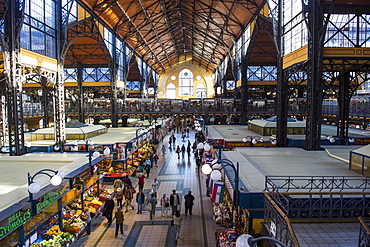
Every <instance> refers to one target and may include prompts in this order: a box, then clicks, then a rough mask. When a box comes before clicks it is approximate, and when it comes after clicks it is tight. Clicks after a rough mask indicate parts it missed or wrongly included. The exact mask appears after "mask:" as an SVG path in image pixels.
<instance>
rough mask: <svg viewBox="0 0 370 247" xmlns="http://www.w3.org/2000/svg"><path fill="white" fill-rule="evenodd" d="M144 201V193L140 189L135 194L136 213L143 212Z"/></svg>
mask: <svg viewBox="0 0 370 247" xmlns="http://www.w3.org/2000/svg"><path fill="white" fill-rule="evenodd" d="M144 202H145V195H144V192H143V191H142V190H140V191H139V192H138V193H137V194H136V203H137V214H142V213H143V204H144Z"/></svg>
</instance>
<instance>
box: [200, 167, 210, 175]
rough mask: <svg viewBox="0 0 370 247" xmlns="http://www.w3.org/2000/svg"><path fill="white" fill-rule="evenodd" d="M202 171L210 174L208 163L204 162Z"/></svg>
mask: <svg viewBox="0 0 370 247" xmlns="http://www.w3.org/2000/svg"><path fill="white" fill-rule="evenodd" d="M202 172H203V173H204V174H206V175H208V174H210V173H211V172H212V168H211V167H210V166H209V165H208V164H204V165H203V166H202Z"/></svg>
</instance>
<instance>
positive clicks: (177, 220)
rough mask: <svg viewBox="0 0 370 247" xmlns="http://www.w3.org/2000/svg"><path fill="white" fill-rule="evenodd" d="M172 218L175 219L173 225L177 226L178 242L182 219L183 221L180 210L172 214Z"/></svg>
mask: <svg viewBox="0 0 370 247" xmlns="http://www.w3.org/2000/svg"><path fill="white" fill-rule="evenodd" d="M172 219H173V225H174V226H175V230H176V238H175V243H177V240H178V239H179V238H180V229H181V221H182V216H181V214H180V211H179V210H176V211H175V214H174V215H173V216H172Z"/></svg>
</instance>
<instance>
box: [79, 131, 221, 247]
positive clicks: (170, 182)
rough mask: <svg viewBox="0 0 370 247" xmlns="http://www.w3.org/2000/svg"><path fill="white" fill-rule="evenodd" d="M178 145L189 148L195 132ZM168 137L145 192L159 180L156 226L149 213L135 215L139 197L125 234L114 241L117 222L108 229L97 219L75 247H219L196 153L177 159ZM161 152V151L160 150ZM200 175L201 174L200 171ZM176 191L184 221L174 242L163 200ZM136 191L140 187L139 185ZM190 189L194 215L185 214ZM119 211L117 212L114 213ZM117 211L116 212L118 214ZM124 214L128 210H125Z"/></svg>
mask: <svg viewBox="0 0 370 247" xmlns="http://www.w3.org/2000/svg"><path fill="white" fill-rule="evenodd" d="M175 136H176V144H175V147H176V145H179V146H180V147H181V146H182V144H184V145H185V147H186V146H187V141H188V140H190V142H191V144H193V142H194V132H192V131H190V138H185V141H184V142H183V141H182V139H181V133H176V134H175ZM168 138H169V136H167V137H166V138H165V139H164V141H163V143H164V145H165V147H166V155H165V157H164V156H163V155H162V152H158V153H160V155H159V157H160V159H159V162H158V167H153V168H152V169H151V172H150V177H149V178H148V179H145V185H144V193H145V195H146V196H147V195H148V194H149V192H150V188H151V184H152V183H153V179H154V178H155V177H156V178H157V179H158V181H159V183H160V185H159V190H158V204H157V208H156V215H155V221H154V224H151V223H150V220H149V212H148V211H143V214H136V212H137V205H136V201H135V199H136V194H135V196H134V197H135V198H134V200H133V201H135V203H133V206H134V207H135V210H130V211H129V212H127V213H125V214H124V215H125V221H124V223H123V229H124V235H120V234H119V235H118V237H117V238H115V236H114V235H115V221H114V220H113V224H112V225H111V226H107V223H106V222H107V220H106V219H105V217H103V216H98V217H97V218H95V219H94V220H93V221H92V232H91V234H90V235H87V236H83V237H81V238H80V239H79V240H77V241H76V242H74V243H73V245H72V246H73V247H77V246H89V247H95V246H99V247H116V246H120V247H123V246H127V247H131V246H132V247H134V246H135V247H140V246H145V247H162V246H163V247H164V246H189V247H206V246H210V247H214V246H216V240H215V230H216V229H218V226H217V225H216V224H215V223H214V220H213V217H212V206H211V200H210V198H209V197H207V196H206V188H205V185H206V184H205V179H206V177H205V176H204V175H200V177H199V176H198V175H199V174H198V171H197V169H196V166H195V159H194V154H193V153H191V155H190V157H188V155H187V153H186V152H185V155H184V157H183V156H182V155H180V159H178V158H177V154H176V153H175V150H174V149H173V146H172V149H170V147H169V144H168ZM158 150H161V149H160V148H159V149H158ZM200 173H201V172H200ZM173 189H175V190H176V191H177V193H178V194H179V195H180V200H181V214H182V216H183V221H182V225H181V231H180V239H179V240H178V242H177V244H176V243H175V228H174V227H173V226H171V225H170V222H171V218H170V217H168V218H166V217H161V207H160V200H159V199H160V197H161V196H162V195H163V193H166V194H167V196H168V197H169V196H170V194H171V193H172V190H173ZM136 190H138V187H137V186H136ZM189 190H191V191H192V194H193V195H194V197H195V201H194V207H193V215H188V216H185V215H184V211H185V207H184V195H186V194H187V193H188V191H189ZM115 211H116V210H115ZM115 211H114V212H115ZM124 211H125V209H124Z"/></svg>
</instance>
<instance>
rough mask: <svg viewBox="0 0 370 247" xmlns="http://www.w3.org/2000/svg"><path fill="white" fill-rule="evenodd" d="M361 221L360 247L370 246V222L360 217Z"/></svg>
mask: <svg viewBox="0 0 370 247" xmlns="http://www.w3.org/2000/svg"><path fill="white" fill-rule="evenodd" d="M358 219H359V221H360V233H359V235H358V247H365V246H370V227H369V225H370V220H365V219H364V218H362V217H358Z"/></svg>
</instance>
